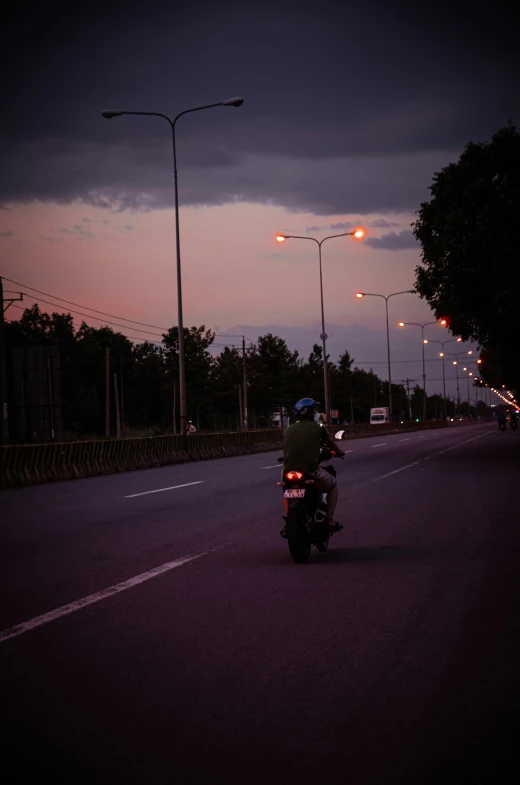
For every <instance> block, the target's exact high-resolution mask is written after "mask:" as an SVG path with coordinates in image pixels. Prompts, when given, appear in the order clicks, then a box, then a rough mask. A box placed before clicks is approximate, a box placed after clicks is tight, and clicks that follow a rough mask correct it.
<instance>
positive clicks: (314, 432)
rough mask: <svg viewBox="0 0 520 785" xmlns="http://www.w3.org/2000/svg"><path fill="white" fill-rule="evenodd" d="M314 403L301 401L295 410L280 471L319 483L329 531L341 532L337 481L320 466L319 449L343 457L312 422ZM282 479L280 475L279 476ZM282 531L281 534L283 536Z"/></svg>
mask: <svg viewBox="0 0 520 785" xmlns="http://www.w3.org/2000/svg"><path fill="white" fill-rule="evenodd" d="M317 405H318V404H317V402H316V401H315V400H314V399H313V398H302V399H301V400H299V401H298V402H297V403H296V404H295V406H294V414H295V416H296V418H297V419H296V422H295V423H293V425H290V426H289V427H288V428H286V429H285V431H284V433H283V441H284V461H283V471H284V472H286V471H289V470H291V469H294V470H296V471H301V472H305V473H306V474H308V475H310V476H311V477H313V478H314V479H315V480H319V482H320V484H321V486H322V488H323V491H324V492H325V493H326V494H327V509H328V519H329V525H330V527H331V530H332V531H340V529H341V526H340V524H339V523H338V521H336V520H335V518H334V512H335V510H336V504H337V502H338V486H337V484H336V478H335V477H334V476H333V475H332V474H330V473H329V472H327V471H325V470H324V469H322V468H321V467H320V465H319V459H320V451H321V448H322V447H328V448H329V449H330V450H332V451H333V452H335V453H336V455H339V456H343V455H345V453H344V452H343V450H342V449H341V448H340V447H338V446H337V445H336V442H335V441H334V440H333V439H332V437H331V436H330V434H329V432H328V430H327V429H326V428H325V426H324V425H321V424H320V423H317V422H315V419H314V418H315V413H316V406H317ZM282 477H283V475H282ZM283 503H284V512H285V515H287V510H288V502H287V499H285V498H284V500H283ZM284 531H285V527H284V529H282V531H281V532H280V533H281V534H282V536H284Z"/></svg>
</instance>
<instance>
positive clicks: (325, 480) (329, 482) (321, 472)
mask: <svg viewBox="0 0 520 785" xmlns="http://www.w3.org/2000/svg"><path fill="white" fill-rule="evenodd" d="M311 476H312V477H313V478H314V479H315V480H319V481H320V484H321V487H322V489H323V490H324V491H330V490H331V488H334V486H335V485H336V478H335V477H334V475H333V474H330V472H326V471H325V469H322V468H321V466H320V467H319V468H318V469H316V471H315V472H314V474H312V475H311Z"/></svg>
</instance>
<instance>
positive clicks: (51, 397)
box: [47, 357, 55, 442]
mask: <svg viewBox="0 0 520 785" xmlns="http://www.w3.org/2000/svg"><path fill="white" fill-rule="evenodd" d="M47 385H48V388H49V425H50V432H51V442H53V441H54V438H55V433H54V395H53V392H52V368H51V360H50V357H47Z"/></svg>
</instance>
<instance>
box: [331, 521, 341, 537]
mask: <svg viewBox="0 0 520 785" xmlns="http://www.w3.org/2000/svg"><path fill="white" fill-rule="evenodd" d="M342 528H343V526H342V525H341V523H338V521H334V523H331V524H330V525H329V530H330V533H331V534H332V533H333V532H340V531H341V530H342Z"/></svg>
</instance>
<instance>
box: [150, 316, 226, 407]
mask: <svg viewBox="0 0 520 785" xmlns="http://www.w3.org/2000/svg"><path fill="white" fill-rule="evenodd" d="M214 340H215V333H214V332H213V331H212V330H208V329H206V327H205V325H202V326H201V327H191V328H189V329H188V328H187V327H185V328H184V362H185V370H186V398H187V402H188V406H189V411H188V412H187V414H188V419H189V420H196V421H197V422H199V419H200V418H201V417H202V420H203V421H204V419H205V418H210V416H211V413H212V403H211V401H210V400H209V398H208V394H209V379H210V372H211V365H212V357H211V354H210V353H209V351H208V349H209V347H210V346H211V344H212V343H213V341H214ZM163 345H164V349H165V358H166V363H167V367H168V373H169V376H170V381H171V389H172V390H173V384H174V383H175V384H176V385H177V391H178V390H179V387H178V384H179V328H178V327H170V329H169V330H168V332H167V333H165V334H164V335H163ZM178 399H179V396H178V395H177V400H178ZM178 412H179V405H177V414H178Z"/></svg>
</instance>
